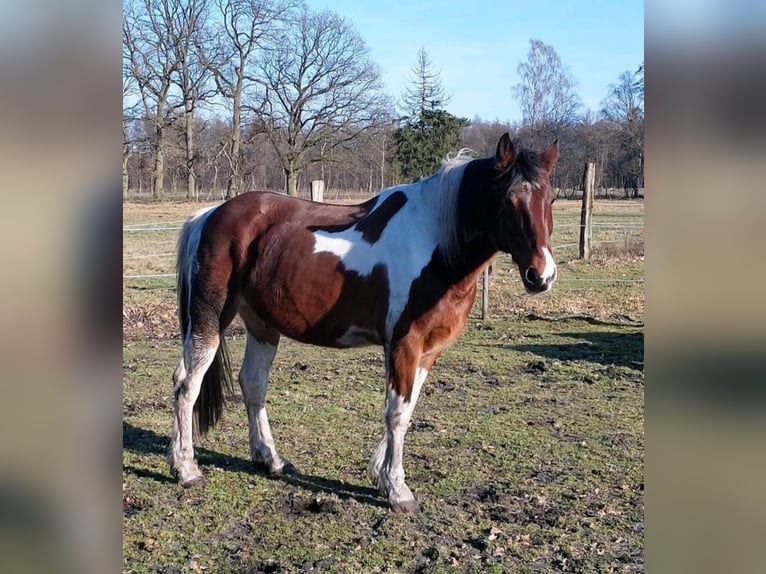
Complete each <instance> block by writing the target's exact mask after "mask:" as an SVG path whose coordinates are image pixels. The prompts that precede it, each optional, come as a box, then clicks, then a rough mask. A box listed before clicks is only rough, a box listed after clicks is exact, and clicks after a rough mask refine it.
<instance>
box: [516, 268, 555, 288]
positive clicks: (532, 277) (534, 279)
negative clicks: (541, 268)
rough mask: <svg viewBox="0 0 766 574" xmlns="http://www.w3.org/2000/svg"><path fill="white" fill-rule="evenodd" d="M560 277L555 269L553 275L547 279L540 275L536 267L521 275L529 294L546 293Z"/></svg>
mask: <svg viewBox="0 0 766 574" xmlns="http://www.w3.org/2000/svg"><path fill="white" fill-rule="evenodd" d="M557 276H558V270H557V269H556V268H555V267H554V268H553V273H552V274H551V275H549V276H547V277H544V276H543V275H540V273H539V272H538V271H537V269H535V268H534V267H527V269H526V271H524V272H523V273H522V274H521V279H522V281H523V283H524V288H525V289H526V290H527V293H533V294H534V293H544V292H545V291H548V289H550V288H551V287H552V286H553V283H554V281H556V277H557Z"/></svg>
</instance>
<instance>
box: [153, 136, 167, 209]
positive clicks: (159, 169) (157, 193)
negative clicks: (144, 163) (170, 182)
mask: <svg viewBox="0 0 766 574" xmlns="http://www.w3.org/2000/svg"><path fill="white" fill-rule="evenodd" d="M164 189H165V150H164V142H163V140H162V138H161V137H158V140H157V149H156V151H155V155H154V182H153V184H152V199H157V200H160V199H162V197H163V195H164Z"/></svg>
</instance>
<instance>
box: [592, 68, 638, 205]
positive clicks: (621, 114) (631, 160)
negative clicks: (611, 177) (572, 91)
mask: <svg viewBox="0 0 766 574" xmlns="http://www.w3.org/2000/svg"><path fill="white" fill-rule="evenodd" d="M601 116H602V117H603V118H604V119H605V120H607V121H608V122H609V124H610V125H611V126H612V129H613V130H614V131H615V133H616V139H617V141H618V145H619V148H620V152H621V157H619V158H618V159H617V163H618V165H619V171H621V172H622V174H621V175H622V180H623V184H622V187H623V188H624V189H625V193H626V195H627V194H628V190H632V193H633V196H634V197H637V196H638V188H639V187H640V186H641V185H642V179H643V169H644V154H643V150H644V102H643V65H641V66H640V67H639V68H638V70H636V72H633V73H631V72H628V71H625V72H623V73H622V74H620V76H619V78H618V79H617V83H615V84H612V85H610V86H609V93H608V94H607V96H606V98H605V99H604V100H603V102H602V103H601Z"/></svg>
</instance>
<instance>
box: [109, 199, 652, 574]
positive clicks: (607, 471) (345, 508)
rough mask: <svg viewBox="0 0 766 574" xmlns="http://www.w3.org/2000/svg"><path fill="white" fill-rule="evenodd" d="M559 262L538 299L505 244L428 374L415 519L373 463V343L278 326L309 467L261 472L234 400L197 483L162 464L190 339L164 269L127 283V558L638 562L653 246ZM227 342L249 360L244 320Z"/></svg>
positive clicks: (280, 407)
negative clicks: (388, 498) (385, 488)
mask: <svg viewBox="0 0 766 574" xmlns="http://www.w3.org/2000/svg"><path fill="white" fill-rule="evenodd" d="M559 203H560V202H557V203H556V206H558V205H559ZM171 207H172V208H173V209H176V207H175V206H171ZM185 207H186V211H187V212H188V211H193V209H189V208H188V206H185ZM141 209H142V210H157V211H156V212H153V213H152V215H160V214H163V213H165V214H166V217H167V218H168V219H169V218H171V217H174V216H175V214H174V213H169V212H167V211H163V210H162V208H161V207H160V206H141ZM128 210H129V211H130V213H129V217H130V218H133V219H132V220H130V221H131V222H136V223H140V221H141V220H140V217H139V216H137V215H136V214H135V213H133V211H132V210H131V209H130V208H129V209H128ZM140 215H142V216H145V215H146V214H145V213H141V214H140ZM176 218H177V216H176ZM127 222H128V219H126V224H127ZM139 237H140V235H139V234H136V235H135V236H131V237H130V238H127V234H126V252H130V253H133V254H136V255H140V254H141V253H144V252H147V251H146V250H147V249H152V250H154V249H166V247H167V246H166V245H164V244H163V245H158V244H155V243H153V242H151V241H148V240H147V244H146V245H144V246H141V245H140V243H141V242H142V241H144V239H139ZM168 239H169V240H170V241H171V242H174V241H175V236H174V235H172V236H171V237H169V238H168ZM129 250H130V251H129ZM171 250H172V243H171ZM153 252H155V251H148V253H153ZM128 261H129V260H126V264H128V265H129V263H128ZM171 261H172V258H171ZM559 261H560V268H559V274H560V281H559V282H558V283H557V285H556V287H555V288H554V290H553V291H552V292H551V293H547V294H545V295H543V296H540V297H528V296H525V295H522V292H523V288H522V287H521V285H520V282H519V280H518V277H517V275H518V274H517V273H516V272H515V271H514V270H513V269H512V267H511V264H510V262H509V261H508V258H507V257H505V258H500V259H499V260H498V262H497V266H496V269H495V273H494V275H493V277H492V287H491V307H490V318H489V320H487V321H480V320H479V319H478V313H477V312H474V314H473V315H472V318H471V320H470V321H469V324H468V326H467V328H466V331H465V333H464V334H463V336H462V337H461V338H460V339H459V340H458V342H457V343H456V344H455V345H453V346H452V347H451V348H450V349H448V350H447V351H446V352H445V353H444V354H443V355H442V357H441V358H440V360H439V362H438V363H437V365H436V367H435V368H434V370H433V371H432V373H431V375H430V376H429V379H428V380H427V381H426V384H425V386H424V389H423V393H422V395H421V398H420V400H419V402H418V405H417V408H416V409H415V413H414V415H413V420H412V422H411V427H410V430H409V432H408V434H407V436H406V438H405V456H404V466H405V471H406V472H407V481H408V484H409V486H410V487H411V489H412V490H413V492H414V494H415V497H416V499H417V500H418V502H419V504H420V508H421V514H419V515H416V516H399V515H394V514H392V513H390V512H389V511H388V509H387V508H386V505H385V501H384V500H382V499H381V498H380V497H379V496H378V495H377V492H376V490H375V489H373V488H372V487H371V486H370V485H369V483H368V480H367V477H366V466H367V460H368V458H369V456H370V455H371V453H372V449H373V448H374V446H375V445H376V444H377V441H378V439H379V438H380V434H381V432H382V421H381V414H382V406H383V390H384V389H383V386H384V382H383V361H382V351H381V350H379V349H377V348H374V347H370V348H365V349H358V350H351V351H338V350H328V349H320V348H315V347H309V346H304V345H299V344H297V343H293V342H292V341H289V340H283V342H282V344H281V346H280V350H279V353H278V355H277V359H276V362H275V365H274V369H273V370H272V377H271V387H270V392H269V401H268V408H269V417H270V420H271V423H272V429H273V432H274V435H275V440H276V441H277V447H278V449H279V450H280V452H281V453H283V454H284V455H285V456H286V457H288V458H289V459H290V460H291V461H292V462H293V463H294V464H295V465H296V466H297V467H298V468H299V469H300V470H301V471H302V474H301V475H300V476H297V477H284V478H269V477H267V476H264V475H262V474H259V473H256V472H255V471H253V470H252V467H251V464H250V462H249V460H248V450H249V449H248V445H247V418H246V415H245V410H244V408H243V406H242V404H241V399H240V397H239V396H233V397H230V400H229V401H228V404H227V407H226V413H225V415H224V420H223V421H222V423H221V424H220V425H219V427H217V428H216V429H214V430H213V431H212V432H211V433H210V434H209V435H208V437H207V438H206V439H205V440H204V441H203V442H202V443H201V444H200V445H198V448H197V456H198V460H199V462H200V465H201V467H202V470H203V472H204V473H205V477H206V484H205V486H204V487H201V488H193V489H189V490H186V489H183V488H181V487H180V486H178V485H177V484H176V483H175V481H174V480H173V479H172V478H171V477H170V474H169V472H168V466H167V463H166V461H165V449H166V447H167V444H168V435H169V432H170V429H171V426H172V413H171V407H170V389H171V373H172V371H173V368H174V367H175V365H176V363H177V361H178V358H179V353H180V341H179V340H178V338H177V336H176V335H175V331H176V326H175V319H174V293H173V291H172V290H170V289H168V288H167V287H169V286H170V285H172V281H171V282H168V281H165V282H164V283H163V282H162V281H158V282H157V283H151V282H149V283H130V284H129V285H130V287H127V288H126V291H125V319H124V325H125V333H126V337H125V342H124V359H123V361H124V394H123V433H124V434H123V445H124V450H123V511H124V519H123V571H124V572H164V573H171V572H201V571H205V572H214V573H219V572H220V573H224V572H236V573H252V574H255V573H259V572H310V571H323V572H349V573H351V572H353V573H357V572H454V571H465V572H553V571H570V572H612V571H617V572H639V571H643V452H644V447H643V444H644V439H643V404H644V402H643V326H642V325H641V323H640V322H639V321H640V320H641V319H642V315H643V284H642V283H641V281H640V280H641V277H642V274H643V261H642V260H641V259H640V258H637V257H629V258H626V259H620V260H617V259H613V258H609V257H604V258H603V259H602V260H598V261H594V262H593V263H591V264H585V263H583V262H580V261H577V260H574V259H566V258H563V259H562V258H560V259H559ZM135 269H136V270H138V267H137V266H136V267H135ZM126 273H127V271H126ZM229 341H230V345H229V347H230V350H231V354H232V359H233V363H234V364H235V365H238V364H239V362H240V360H241V357H242V354H243V351H244V340H243V337H242V334H241V330H239V329H236V328H235V329H233V330H232V336H231V337H230V339H229Z"/></svg>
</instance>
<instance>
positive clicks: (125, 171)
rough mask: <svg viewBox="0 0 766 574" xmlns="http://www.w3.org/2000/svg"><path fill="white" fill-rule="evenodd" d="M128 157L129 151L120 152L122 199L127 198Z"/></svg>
mask: <svg viewBox="0 0 766 574" xmlns="http://www.w3.org/2000/svg"><path fill="white" fill-rule="evenodd" d="M129 159H130V152H129V151H128V152H122V200H123V201H127V200H128V184H129V181H130V180H129V178H128V160H129Z"/></svg>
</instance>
